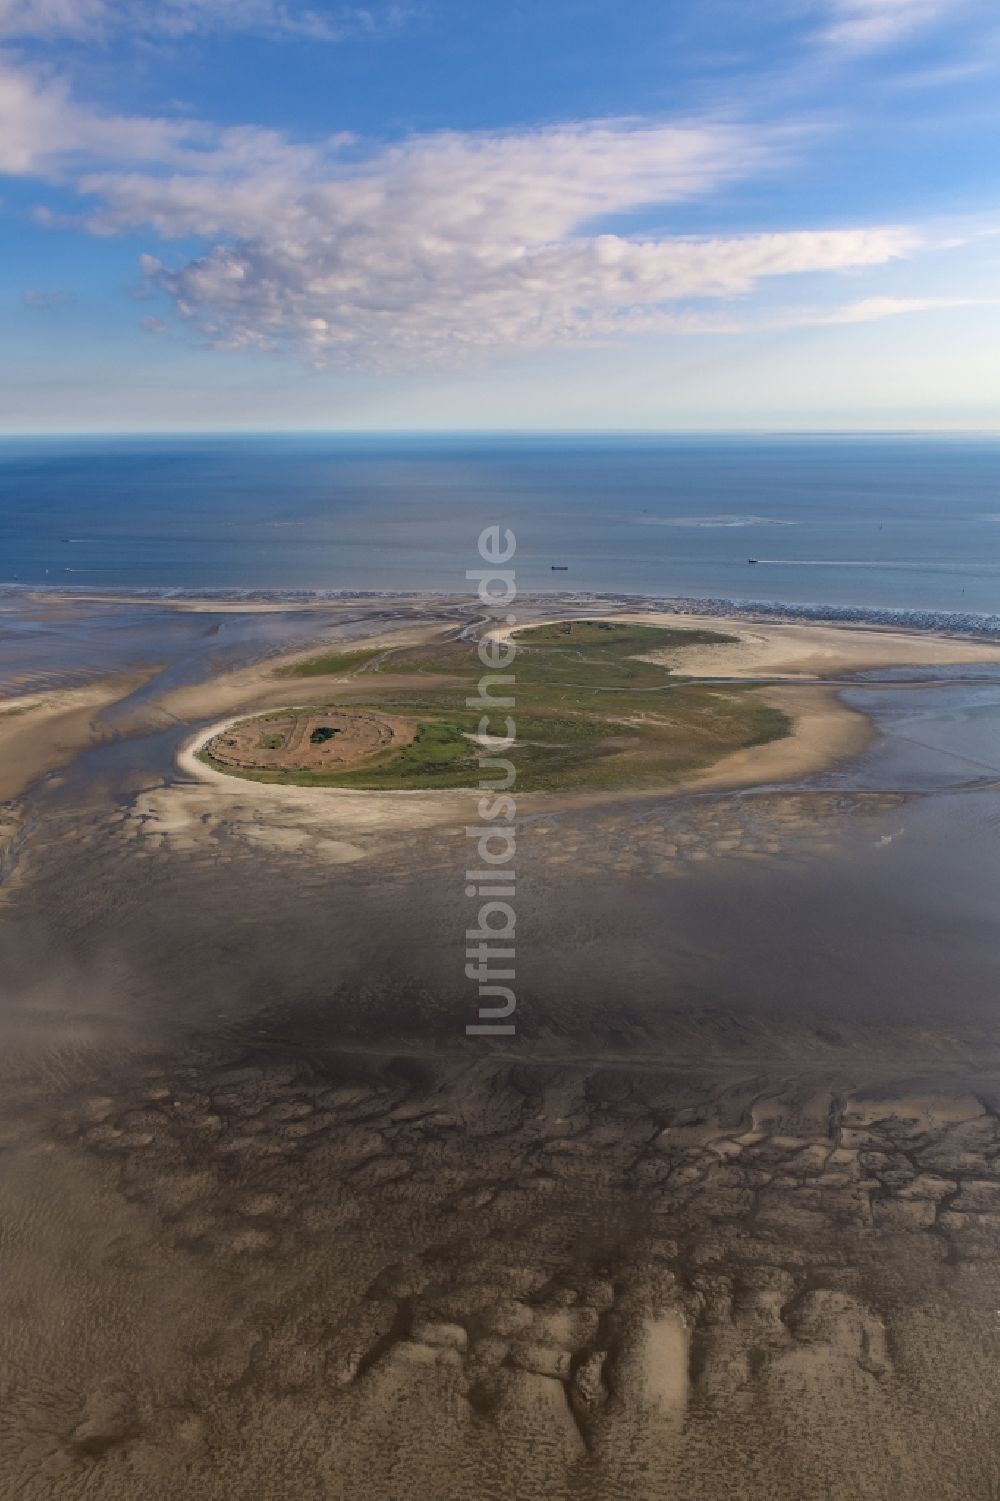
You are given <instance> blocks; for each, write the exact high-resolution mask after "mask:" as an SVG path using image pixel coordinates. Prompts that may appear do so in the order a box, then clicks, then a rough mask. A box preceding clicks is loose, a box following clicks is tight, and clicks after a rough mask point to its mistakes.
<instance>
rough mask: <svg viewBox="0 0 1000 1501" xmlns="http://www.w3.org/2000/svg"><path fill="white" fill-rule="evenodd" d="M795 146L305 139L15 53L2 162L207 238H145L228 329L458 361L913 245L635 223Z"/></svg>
mask: <svg viewBox="0 0 1000 1501" xmlns="http://www.w3.org/2000/svg"><path fill="white" fill-rule="evenodd" d="M786 150H787V137H786V136H784V135H781V134H775V133H773V132H766V131H760V130H756V129H754V128H751V127H746V126H736V125H732V124H719V123H714V122H700V123H699V122H687V123H681V124H662V123H650V122H644V121H636V120H610V121H608V120H605V121H600V120H598V121H590V122H585V123H575V124H567V125H558V126H551V127H548V128H545V129H540V130H535V131H527V132H520V133H515V132H511V133H505V134H487V133H481V134H460V133H455V132H444V133H439V134H434V135H429V136H423V137H414V138H412V139H410V140H408V141H404V142H402V143H397V144H393V145H389V146H383V147H381V148H379V149H375V150H367V151H365V150H363V149H362V148H361V146H360V145H359V143H357V142H356V141H352V140H350V139H347V138H343V137H339V138H331V139H328V140H325V141H320V142H314V143H311V144H306V145H301V144H297V143H295V142H291V141H289V140H288V139H287V138H285V137H284V136H282V135H280V134H278V133H276V132H271V131H265V130H259V129H256V128H254V127H239V128H225V129H223V128H218V127H213V126H212V125H209V124H206V123H204V122H200V121H197V120H187V119H178V120H174V119H157V118H128V119H116V118H112V117H109V116H106V115H102V114H99V113H97V112H95V111H93V110H88V109H86V108H84V107H82V106H81V105H79V104H78V103H77V102H76V101H75V100H74V99H73V98H72V97H71V96H70V94H69V93H68V91H67V89H66V88H65V86H64V85H63V84H62V83H61V82H60V81H59V80H58V79H56V78H53V77H51V76H50V75H48V74H45V73H42V72H39V71H37V70H34V71H32V70H31V69H28V68H26V67H24V66H23V65H22V66H17V67H15V66H13V65H11V64H10V63H9V62H8V63H7V64H6V65H5V64H4V63H3V62H2V59H0V171H3V170H5V171H7V172H12V173H21V174H34V175H36V176H39V177H43V178H45V179H47V180H49V181H52V182H55V183H58V184H60V185H62V186H63V187H68V188H72V189H73V190H75V192H76V194H77V195H78V196H79V197H80V198H81V200H82V205H85V206H82V207H81V212H80V213H79V215H77V218H76V222H77V223H78V224H83V225H84V226H85V227H86V228H88V229H89V230H90V231H91V232H93V233H96V234H108V235H110V234H116V233H119V232H123V231H134V230H136V229H143V228H146V229H150V230H152V231H154V232H155V233H156V234H157V235H158V236H160V237H161V238H162V239H163V240H166V241H171V240H178V239H191V238H192V237H193V238H195V239H197V240H200V241H201V242H202V244H203V247H204V248H203V249H202V251H201V252H199V253H198V254H196V255H194V256H190V255H189V256H188V257H187V258H186V259H182V260H178V261H175V260H172V259H171V258H170V257H169V255H168V254H166V253H162V254H161V255H159V256H152V255H149V256H147V257H146V258H145V259H144V274H145V277H146V280H147V283H148V285H149V286H150V287H151V288H153V289H156V290H158V291H159V292H160V293H162V294H165V295H166V297H167V298H169V299H170V300H171V302H172V303H173V306H174V308H175V310H176V312H177V313H178V314H179V315H180V317H181V318H182V319H184V320H187V321H189V322H190V324H191V325H192V326H193V327H195V328H196V329H197V330H198V331H199V333H200V335H201V336H202V337H204V338H205V339H207V340H208V341H209V342H210V343H212V344H215V345H219V346H225V347H237V348H244V347H247V348H259V349H289V350H292V351H294V352H295V353H296V354H299V355H301V356H302V357H304V358H306V359H308V360H311V361H314V362H316V363H327V362H335V363H338V364H342V365H348V366H352V367H354V366H365V367H370V368H371V367H374V368H380V367H390V366H401V365H402V366H406V365H411V364H417V363H427V362H431V363H433V362H435V361H438V360H442V361H447V362H449V363H454V362H455V361H456V360H458V359H460V358H461V357H462V356H463V355H466V354H472V353H476V352H481V351H484V350H495V349H523V348H533V347H541V346H552V345H560V344H569V343H573V342H579V341H594V340H603V339H608V338H610V337H612V336H614V335H619V334H637V333H645V332H655V331H663V330H681V331H696V330H706V331H710V330H716V329H733V328H735V327H736V326H737V322H736V320H734V318H733V316H732V311H731V306H730V305H731V303H732V300H733V299H740V298H744V297H746V296H747V295H748V294H750V293H752V292H753V291H754V289H755V288H757V287H758V286H759V285H760V284H761V282H763V281H764V280H765V279H775V278H780V277H784V276H789V275H798V274H802V273H809V272H811V273H835V272H838V271H843V270H847V269H853V268H858V267H872V266H882V265H885V264H886V263H888V262H890V261H892V260H894V259H896V258H898V257H900V256H903V255H905V254H907V253H908V252H909V251H910V250H911V249H912V248H913V247H914V245H915V243H916V238H915V236H914V235H913V234H911V233H910V232H909V231H907V230H904V229H900V228H896V227H892V226H881V227H879V226H876V227H863V228H836V229H824V230H786V231H782V232H780V233H775V234H754V235H743V236H735V237H728V238H722V237H692V236H671V235H669V234H666V233H664V232H662V231H660V232H657V233H655V234H652V233H637V232H634V231H631V230H630V229H629V227H628V216H632V215H636V214H638V213H639V212H641V211H646V212H647V213H649V212H650V211H652V210H655V211H656V214H657V217H658V218H661V217H662V215H663V213H664V212H665V211H667V210H668V209H669V206H670V205H672V204H676V203H680V202H690V201H691V200H694V199H697V198H699V197H701V196H704V195H706V194H710V193H712V192H715V191H718V190H719V189H721V188H723V187H725V186H726V185H727V184H729V183H731V182H732V181H734V180H736V179H739V178H745V177H747V176H749V175H752V174H754V173H759V172H760V171H762V170H765V169H770V168H772V167H773V166H774V165H776V164H777V163H778V162H780V161H781V160H782V158H783V155H784V154H785V152H786ZM51 219H52V222H58V221H57V220H56V218H55V216H51ZM623 219H624V220H625V221H626V222H625V225H624V227H623V223H622V221H623ZM720 304H721V307H720Z"/></svg>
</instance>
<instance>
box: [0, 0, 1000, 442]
mask: <svg viewBox="0 0 1000 1501" xmlns="http://www.w3.org/2000/svg"><path fill="white" fill-rule="evenodd" d="M998 71H1000V15H998V13H997V10H996V6H995V4H994V3H993V0H988V3H983V0H684V3H669V0H667V3H664V0H659V3H652V0H534V3H527V0H508V3H506V4H503V5H486V4H481V3H475V0H399V3H396V0H371V3H370V4H368V5H365V6H354V5H352V4H350V3H345V4H343V5H340V4H337V5H334V4H328V3H323V0H313V3H298V0H0V338H2V357H0V430H4V431H7V432H46V431H52V432H59V431H149V430H172V429H173V430H185V431H190V430H193V429H227V430H231V429H245V428H251V429H257V428H305V429H326V428H334V429H337V428H344V429H379V428H404V429H421V428H429V429H442V428H453V427H459V428H501V429H506V428H525V427H527V428H577V427H581V428H594V427H600V428H617V429H622V428H638V429H677V428H681V429H694V428H699V429H701V428H713V427H718V428H726V429H732V428H764V429H773V428H788V429H802V428H805V429H813V428H835V429H843V428H856V429H864V428H923V427H933V428H946V429H957V430H962V429H968V428H973V429H979V428H995V427H998V426H1000V290H998V289H1000V276H998V268H1000V173H998V167H997V162H998V151H997V147H998V144H1000V142H998V125H1000V88H998V86H997V85H998Z"/></svg>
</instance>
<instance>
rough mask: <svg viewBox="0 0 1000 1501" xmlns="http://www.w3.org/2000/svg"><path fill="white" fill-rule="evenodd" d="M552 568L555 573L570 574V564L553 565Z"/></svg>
mask: <svg viewBox="0 0 1000 1501" xmlns="http://www.w3.org/2000/svg"><path fill="white" fill-rule="evenodd" d="M551 568H552V572H553V573H569V564H568V563H553V564H551Z"/></svg>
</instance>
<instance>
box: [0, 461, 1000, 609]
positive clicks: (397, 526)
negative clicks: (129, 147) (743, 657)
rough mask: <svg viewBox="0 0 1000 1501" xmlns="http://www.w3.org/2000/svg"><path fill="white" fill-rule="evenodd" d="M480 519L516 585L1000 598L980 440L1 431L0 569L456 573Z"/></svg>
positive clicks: (901, 600) (92, 576) (164, 583)
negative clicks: (508, 539) (55, 436)
mask: <svg viewBox="0 0 1000 1501" xmlns="http://www.w3.org/2000/svg"><path fill="white" fill-rule="evenodd" d="M491 522H501V523H502V524H504V525H509V526H511V527H513V528H514V530H515V531H516V533H517V538H518V552H517V558H516V563H517V568H518V584H519V587H520V588H521V589H522V590H537V589H560V590H563V589H571V590H580V591H597V592H611V593H622V592H625V593H631V594H648V595H658V596H666V595H669V596H675V597H684V598H692V599H713V600H734V601H743V602H764V603H775V604H781V605H785V606H819V607H823V609H824V612H828V611H829V609H830V608H831V607H838V606H839V607H845V608H847V609H850V610H852V611H859V610H863V611H868V610H873V611H878V612H883V613H884V612H893V611H915V612H943V613H946V614H951V615H961V616H966V615H968V616H985V617H996V616H1000V440H998V439H993V438H971V439H970V438H964V437H963V438H957V437H956V438H920V437H881V436H879V437H866V438H856V437H853V438H848V437H772V438H755V439H747V438H719V437H687V438H680V437H672V438H655V439H653V438H650V439H636V438H617V439H615V438H606V437H605V438H592V439H580V438H574V439H568V438H566V439H560V438H555V437H550V438H533V439H531V438H523V437H521V438H509V439H503V438H497V437H489V438H486V437H482V438H476V437H467V438H451V439H444V438H405V437H391V438H387V437H366V438H338V437H300V436H296V437H284V438H275V437H268V438H195V439H143V440H139V439H130V440H108V439H100V440H97V439H94V440H89V441H87V440H80V439H77V440H69V439H66V440H59V441H53V440H44V441H43V440H20V439H16V440H0V584H17V583H20V584H23V585H32V586H37V585H43V584H48V585H50V586H55V587H59V588H67V587H71V588H79V587H93V588H106V589H155V590H180V591H201V590H211V589H224V590H250V591H282V590H290V591H322V590H345V589H347V590H352V589H356V590H443V591H447V592H449V593H451V592H458V591H462V590H464V589H465V588H466V587H467V585H466V581H465V569H466V568H467V567H469V566H470V565H473V564H474V563H475V542H476V537H477V535H478V533H479V531H480V529H481V528H482V527H483V526H484V525H486V524H488V523H491ZM751 557H752V558H756V559H757V562H756V563H755V564H751V563H749V561H748V559H750V558H751ZM553 563H557V564H565V565H567V568H566V571H565V572H563V571H559V572H553V571H552V564H553ZM996 624H997V622H993V628H996Z"/></svg>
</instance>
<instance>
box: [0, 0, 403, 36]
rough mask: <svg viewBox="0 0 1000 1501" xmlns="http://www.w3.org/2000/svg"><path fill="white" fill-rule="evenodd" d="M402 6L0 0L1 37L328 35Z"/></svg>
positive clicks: (240, 0)
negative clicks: (243, 33) (217, 34)
mask: <svg viewBox="0 0 1000 1501" xmlns="http://www.w3.org/2000/svg"><path fill="white" fill-rule="evenodd" d="M402 14H403V11H402V9H401V7H399V6H397V5H392V4H390V5H383V4H378V3H376V4H375V5H373V6H368V7H362V6H350V5H341V6H334V7H332V8H331V7H329V6H322V7H320V8H314V7H312V6H310V5H308V4H303V3H301V0H0V38H7V39H8V40H18V41H27V40H45V41H51V40H54V39H60V38H69V39H74V40H77V41H90V40H99V39H103V38H104V37H107V36H108V35H110V34H112V33H126V34H132V35H134V36H144V37H157V36H160V37H185V36H192V35H195V34H198V33H201V34H206V33H212V32H235V31H240V32H252V33H256V34H258V35H262V36H290V37H295V36H298V37H304V38H307V39H311V40H314V41H329V42H334V41H341V40H342V39H343V38H345V37H347V36H351V35H356V34H358V33H359V32H373V31H376V30H379V29H381V28H383V27H385V26H387V25H393V24H395V23H396V22H397V21H399V19H400V18H401V17H402Z"/></svg>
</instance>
